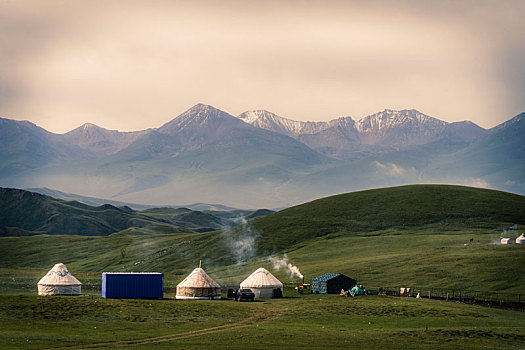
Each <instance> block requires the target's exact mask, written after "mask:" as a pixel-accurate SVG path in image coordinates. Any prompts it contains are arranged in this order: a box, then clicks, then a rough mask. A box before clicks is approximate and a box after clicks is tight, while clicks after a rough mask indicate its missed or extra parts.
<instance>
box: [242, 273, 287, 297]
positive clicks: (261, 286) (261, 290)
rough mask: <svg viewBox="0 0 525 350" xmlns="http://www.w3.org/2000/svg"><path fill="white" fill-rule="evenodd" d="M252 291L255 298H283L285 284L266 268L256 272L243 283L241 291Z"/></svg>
mask: <svg viewBox="0 0 525 350" xmlns="http://www.w3.org/2000/svg"><path fill="white" fill-rule="evenodd" d="M244 288H246V289H251V290H252V291H253V293H254V294H255V298H258V299H268V298H278V297H282V296H283V284H282V283H281V281H279V280H278V279H277V278H276V277H275V276H274V275H272V274H271V273H270V271H268V270H266V269H265V268H264V267H260V268H258V269H257V270H255V271H254V272H253V273H252V274H251V275H250V276H248V278H246V279H245V280H244V281H242V283H241V289H244Z"/></svg>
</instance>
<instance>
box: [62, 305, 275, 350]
mask: <svg viewBox="0 0 525 350" xmlns="http://www.w3.org/2000/svg"><path fill="white" fill-rule="evenodd" d="M277 316H279V314H271V315H261V314H255V315H251V316H249V317H247V318H245V319H243V320H240V321H237V322H234V323H228V324H224V325H220V326H215V327H210V328H203V329H198V330H193V331H187V332H181V333H175V334H168V335H163V336H159V337H150V338H143V339H133V340H117V341H109V342H101V343H93V344H86V345H71V346H67V347H60V348H54V349H55V350H56V349H72V348H74V349H97V348H114V347H121V346H134V345H142V344H151V343H160V342H167V341H173V340H177V339H184V338H190V337H195V336H199V335H203V334H211V333H218V332H224V331H229V330H233V329H239V328H244V327H250V326H253V325H257V324H260V323H263V322H266V321H268V320H270V319H272V318H275V317H277Z"/></svg>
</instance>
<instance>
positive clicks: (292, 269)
mask: <svg viewBox="0 0 525 350" xmlns="http://www.w3.org/2000/svg"><path fill="white" fill-rule="evenodd" d="M268 260H270V262H271V263H272V264H273V268H274V270H281V269H287V270H288V276H289V277H290V279H292V278H293V277H295V276H297V277H299V278H303V274H302V273H301V271H299V268H298V267H297V266H295V265H293V264H292V263H291V262H290V260H289V259H288V255H286V253H285V254H284V255H283V257H282V258H279V257H277V256H270V257H269V258H268Z"/></svg>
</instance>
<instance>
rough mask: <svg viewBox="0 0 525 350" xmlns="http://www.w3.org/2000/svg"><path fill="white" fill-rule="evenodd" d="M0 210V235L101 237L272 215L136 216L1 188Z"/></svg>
mask: <svg viewBox="0 0 525 350" xmlns="http://www.w3.org/2000/svg"><path fill="white" fill-rule="evenodd" d="M0 207H1V208H2V213H1V215H0V236H1V235H4V236H22V235H35V234H54V235H57V234H66V235H86V236H103V235H109V234H112V233H117V232H122V231H124V230H125V232H127V233H134V234H155V233H181V232H208V231H215V230H219V229H222V228H224V227H229V226H233V225H236V224H238V219H239V218H241V217H244V216H247V215H254V214H255V215H256V216H263V215H268V214H269V213H271V211H267V212H264V211H256V212H254V211H240V210H234V211H232V212H230V213H229V212H214V211H207V212H202V211H196V210H190V209H187V208H179V209H174V208H151V209H146V210H143V211H135V210H133V209H131V208H130V207H127V206H122V207H115V206H113V205H110V204H104V205H101V206H97V207H93V206H90V205H87V204H83V203H79V202H77V201H64V200H61V199H55V198H52V197H49V196H46V195H42V194H39V193H34V192H29V191H25V190H19V189H13V188H0ZM214 213H216V214H217V215H214ZM227 215H230V217H227Z"/></svg>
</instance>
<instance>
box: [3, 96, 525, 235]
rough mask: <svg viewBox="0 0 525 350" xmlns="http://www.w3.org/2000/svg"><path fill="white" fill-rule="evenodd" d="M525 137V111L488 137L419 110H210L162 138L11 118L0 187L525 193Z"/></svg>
mask: <svg viewBox="0 0 525 350" xmlns="http://www.w3.org/2000/svg"><path fill="white" fill-rule="evenodd" d="M523 135H525V131H524V130H523V114H522V115H519V116H517V117H515V118H513V119H511V120H509V121H508V122H506V123H503V124H502V125H500V126H497V127H495V128H493V129H491V130H485V129H483V128H481V127H479V126H477V125H476V124H474V123H472V122H469V121H463V122H457V123H447V122H444V121H441V120H438V119H435V118H432V117H430V116H427V115H424V114H422V113H420V112H418V111H416V110H402V111H393V110H384V111H382V112H379V113H376V114H373V115H370V116H367V117H365V118H363V119H361V120H359V121H354V120H353V119H352V118H350V117H342V118H338V119H334V120H331V121H329V122H298V121H293V120H290V119H286V118H282V117H279V116H277V115H275V114H273V113H270V112H266V111H251V112H245V113H243V114H242V115H240V116H239V117H238V118H236V117H234V116H232V115H230V114H228V113H226V112H224V111H220V110H218V109H216V108H214V107H212V106H208V105H203V104H199V105H196V106H194V107H192V108H190V109H189V110H187V111H186V112H184V113H182V114H181V115H179V116H178V117H176V118H174V119H173V120H171V121H169V122H167V123H166V124H164V125H162V126H161V127H159V128H156V129H148V130H143V131H137V132H130V133H121V132H118V131H112V130H106V129H103V128H100V127H97V126H95V125H91V124H86V125H83V126H82V127H80V128H77V129H75V130H72V131H71V132H69V133H66V134H63V135H57V134H53V133H50V132H47V131H46V130H44V129H42V128H39V127H37V126H36V125H34V124H31V123H29V122H17V121H12V120H9V119H0V136H1V140H2V142H0V150H1V151H2V152H1V154H0V160H1V161H2V162H1V163H0V185H1V186H5V187H17V188H43V187H47V188H52V189H54V190H58V191H62V192H65V193H75V194H77V195H80V196H82V197H95V198H104V199H111V200H112V201H116V202H123V203H139V204H155V205H162V206H170V205H173V204H174V203H175V204H179V203H221V204H222V205H227V206H230V207H240V208H257V207H267V208H277V207H285V206H290V205H293V204H296V203H298V202H302V201H306V200H310V199H313V198H316V197H321V196H326V195H329V194H335V193H341V192H345V191H346V192H347V191H354V190H360V189H367V188H375V187H384V186H393V185H401V184H412V183H428V182H432V183H450V184H462V185H471V186H472V185H473V186H482V187H490V188H496V189H502V190H507V191H514V192H517V193H525V165H524V164H525V161H524V159H523V158H524V154H525V151H524V149H523V147H524V146H523V145H524V144H525V141H524V136H523ZM205 208H207V207H205ZM192 216H193V215H192ZM210 222H211V221H210ZM212 226H213V225H212Z"/></svg>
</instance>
